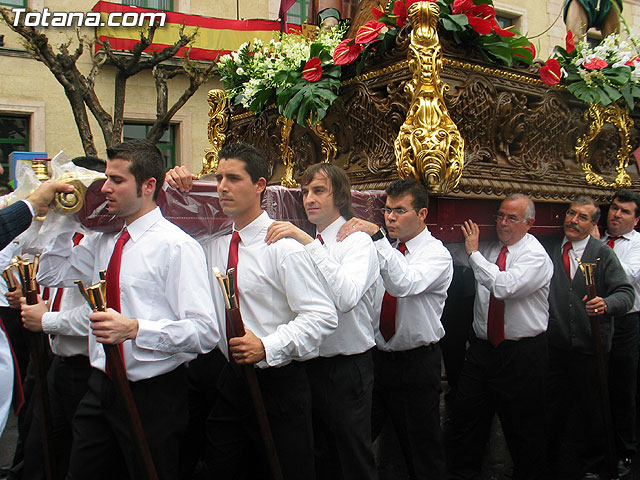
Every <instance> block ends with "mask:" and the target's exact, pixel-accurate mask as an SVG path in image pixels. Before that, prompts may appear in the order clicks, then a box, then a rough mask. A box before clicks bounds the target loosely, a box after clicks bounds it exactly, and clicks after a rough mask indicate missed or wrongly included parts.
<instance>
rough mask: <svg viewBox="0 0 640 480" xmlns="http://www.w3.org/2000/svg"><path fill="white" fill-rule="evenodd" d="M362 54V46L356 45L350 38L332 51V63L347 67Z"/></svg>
mask: <svg viewBox="0 0 640 480" xmlns="http://www.w3.org/2000/svg"><path fill="white" fill-rule="evenodd" d="M361 52H362V45H358V44H357V43H355V42H354V41H353V39H352V38H345V39H344V40H343V41H341V42H340V44H339V45H338V46H337V47H336V49H335V50H334V51H333V63H334V64H336V65H347V64H349V63H351V62H353V61H354V60H355V59H356V58H358V55H360V53H361Z"/></svg>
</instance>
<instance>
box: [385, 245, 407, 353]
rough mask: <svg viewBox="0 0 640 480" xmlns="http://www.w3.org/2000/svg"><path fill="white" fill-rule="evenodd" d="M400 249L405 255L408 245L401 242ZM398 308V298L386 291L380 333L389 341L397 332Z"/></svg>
mask: <svg viewBox="0 0 640 480" xmlns="http://www.w3.org/2000/svg"><path fill="white" fill-rule="evenodd" d="M398 250H399V251H400V253H402V254H403V255H405V253H406V251H407V246H406V245H405V244H404V243H403V242H400V243H399V244H398ZM397 308H398V299H397V298H396V297H394V296H392V295H390V294H389V292H384V298H383V299H382V310H381V311H380V333H381V334H382V337H383V338H384V339H385V341H387V342H388V341H389V340H390V339H391V337H393V336H394V335H395V333H396V309H397Z"/></svg>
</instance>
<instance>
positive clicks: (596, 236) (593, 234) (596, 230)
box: [591, 225, 601, 240]
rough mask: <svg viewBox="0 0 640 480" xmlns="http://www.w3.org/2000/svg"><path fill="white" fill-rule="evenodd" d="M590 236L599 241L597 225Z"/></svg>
mask: <svg viewBox="0 0 640 480" xmlns="http://www.w3.org/2000/svg"><path fill="white" fill-rule="evenodd" d="M591 236H592V237H593V238H595V239H598V240H600V238H601V237H600V229H599V228H598V225H594V226H593V228H592V229H591Z"/></svg>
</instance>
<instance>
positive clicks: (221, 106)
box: [198, 90, 229, 178]
mask: <svg viewBox="0 0 640 480" xmlns="http://www.w3.org/2000/svg"><path fill="white" fill-rule="evenodd" d="M207 101H208V102H209V126H208V127H207V134H208V136H209V143H211V148H209V149H207V150H206V152H205V154H204V158H203V159H202V170H201V171H200V173H199V174H198V178H200V177H201V176H203V175H206V174H207V173H215V171H216V169H217V168H218V152H219V151H220V150H221V149H222V146H223V145H224V142H225V140H226V139H227V136H226V134H225V132H226V131H227V127H228V126H229V110H228V109H227V97H226V94H225V93H224V91H223V90H209V93H208V94H207Z"/></svg>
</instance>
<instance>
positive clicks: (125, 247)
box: [38, 140, 220, 480]
mask: <svg viewBox="0 0 640 480" xmlns="http://www.w3.org/2000/svg"><path fill="white" fill-rule="evenodd" d="M107 155H108V157H109V160H108V161H107V168H106V172H105V173H106V175H107V180H106V181H105V183H104V185H103V187H102V191H103V192H104V193H105V194H106V199H107V205H108V209H109V212H110V213H112V214H114V215H116V216H118V217H121V218H122V219H123V220H124V222H125V227H124V228H123V230H122V231H121V232H118V233H115V234H98V235H95V236H93V237H91V238H88V239H87V241H85V242H82V243H81V244H79V245H78V246H76V247H72V242H71V236H72V235H73V233H74V232H76V231H77V230H78V224H77V222H76V221H75V220H74V219H73V218H72V217H71V216H65V217H64V218H63V219H61V220H60V221H59V222H58V225H57V228H56V229H55V232H52V233H54V235H52V236H53V238H51V239H50V243H49V244H48V245H49V246H48V247H47V248H46V249H45V252H44V253H43V255H42V257H41V261H40V270H39V272H38V282H39V283H40V284H41V285H49V286H62V287H73V286H74V281H75V280H82V281H83V282H84V283H85V285H87V284H90V283H94V282H96V281H98V280H99V272H100V271H101V270H105V269H107V278H108V279H109V278H110V275H111V273H112V272H113V271H114V269H113V267H114V265H115V264H116V263H117V264H119V275H118V281H114V282H113V284H112V285H111V288H110V285H109V281H108V282H107V297H108V298H109V296H110V293H109V292H115V301H114V304H115V305H116V306H117V303H119V304H120V305H119V306H120V311H119V312H118V311H117V310H116V309H114V308H108V309H107V311H106V312H94V313H91V315H90V316H89V319H90V321H91V323H90V328H91V334H90V335H89V357H90V361H91V365H92V366H93V367H94V370H93V371H92V373H91V376H90V378H89V388H88V391H87V394H86V395H85V396H84V397H83V399H82V401H81V402H80V404H79V406H78V409H77V411H76V415H75V417H74V420H73V432H74V438H73V447H72V451H71V459H70V465H69V472H68V475H67V479H69V480H84V479H87V478H92V479H100V478H105V479H107V478H110V473H111V470H110V469H111V467H112V466H113V465H115V464H118V463H120V464H122V462H123V461H125V462H126V466H127V470H128V471H129V474H130V476H131V477H132V478H134V477H135V478H144V477H145V476H146V473H145V472H144V470H143V469H142V468H141V465H140V464H139V459H138V458H137V456H136V455H137V454H136V450H135V448H134V443H133V441H132V439H131V435H130V425H129V424H128V420H127V418H128V417H127V415H126V414H125V412H124V407H123V404H122V402H121V400H120V399H119V398H118V397H117V395H118V394H117V391H116V390H115V388H114V385H113V382H112V381H111V379H110V378H109V376H108V375H107V373H105V372H106V366H105V354H104V350H103V348H102V347H101V345H100V343H105V344H118V345H122V348H121V354H122V358H123V363H124V365H125V368H126V373H127V377H128V378H129V385H130V387H131V390H132V393H133V397H134V400H135V402H136V406H137V410H138V413H139V415H140V419H141V421H142V426H143V430H144V432H145V434H146V438H147V443H148V445H149V449H150V451H151V456H152V458H153V462H154V464H155V468H156V471H157V473H158V477H159V478H160V479H175V478H177V475H178V455H177V454H176V452H178V450H179V446H180V440H181V435H182V433H183V432H184V430H185V428H186V424H187V389H186V375H185V371H184V370H185V369H184V367H183V364H184V363H186V362H188V361H190V360H191V359H193V358H195V356H196V354H197V353H203V352H207V351H209V350H211V349H213V348H214V347H215V346H216V345H217V343H218V342H219V339H220V335H219V328H218V323H217V318H216V317H215V309H214V305H213V302H212V300H211V295H210V285H209V277H208V275H207V270H206V267H205V265H206V261H205V257H204V253H203V251H202V248H201V247H200V245H199V244H198V243H197V242H196V241H195V240H194V239H193V238H191V237H189V236H188V235H187V234H186V233H184V232H183V231H182V230H180V229H179V228H178V227H177V226H175V225H173V224H172V223H170V222H169V221H167V220H166V219H165V218H164V217H163V216H162V213H161V212H160V209H159V208H158V207H157V205H156V199H157V196H158V193H159V191H160V189H161V187H162V183H163V181H164V175H165V172H164V160H163V158H162V154H161V153H160V151H159V149H158V148H157V147H156V146H155V145H154V144H153V143H151V142H149V141H147V140H132V141H128V142H124V143H120V144H117V145H114V146H112V147H110V148H108V149H107ZM43 229H44V227H43ZM41 233H42V230H41ZM127 238H128V240H127ZM118 251H120V254H121V261H120V262H117V261H116V260H117V257H118ZM107 267H109V268H107ZM118 284H119V285H118ZM118 287H119V288H118ZM114 288H115V290H112V289H114ZM86 308H87V310H88V306H87V307H86ZM120 452H121V453H122V454H123V456H124V460H123V459H122V458H121V456H120Z"/></svg>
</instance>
